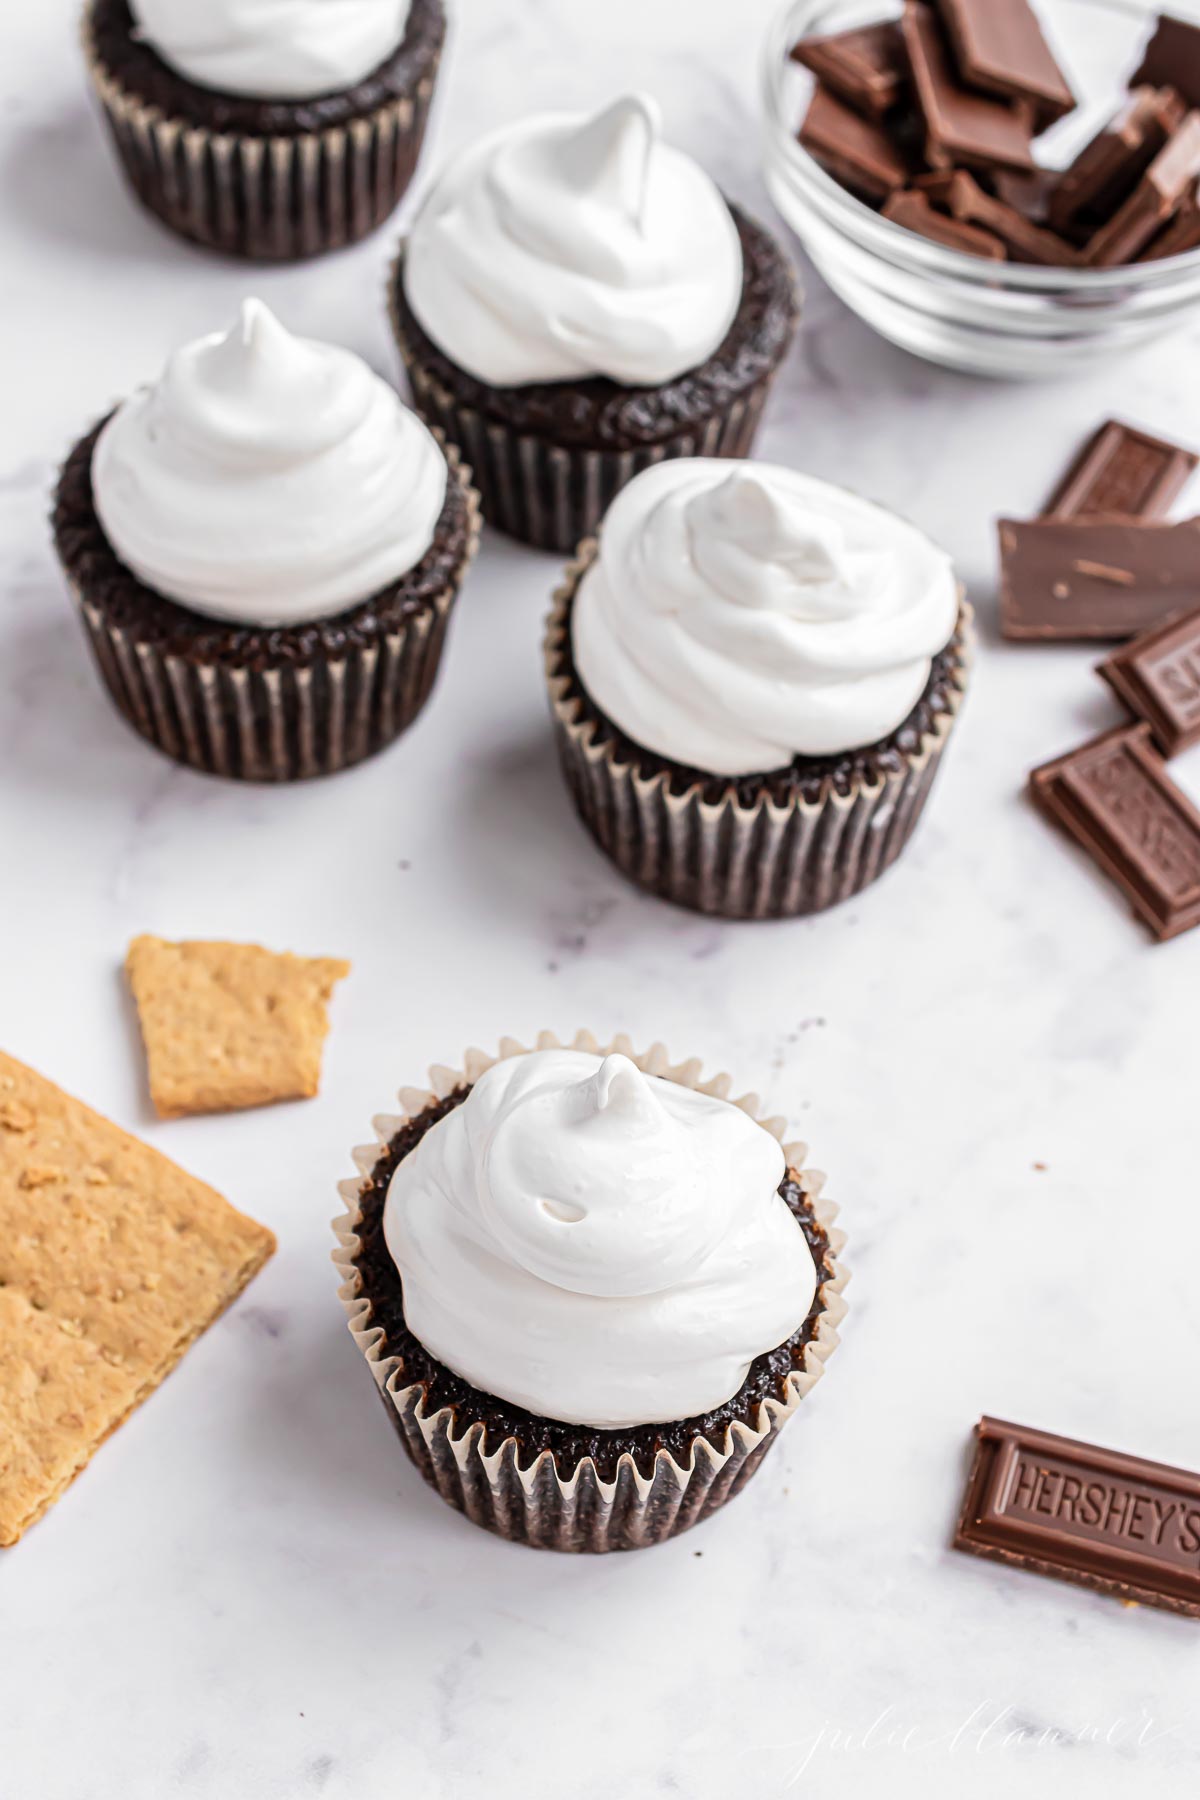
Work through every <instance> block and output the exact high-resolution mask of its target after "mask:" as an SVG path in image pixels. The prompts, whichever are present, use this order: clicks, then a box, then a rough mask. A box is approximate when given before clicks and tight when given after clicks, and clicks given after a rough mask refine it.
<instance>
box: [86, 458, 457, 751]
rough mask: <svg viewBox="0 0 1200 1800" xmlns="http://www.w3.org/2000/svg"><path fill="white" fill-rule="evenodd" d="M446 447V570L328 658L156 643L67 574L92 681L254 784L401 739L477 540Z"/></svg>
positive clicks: (431, 670) (163, 741)
mask: <svg viewBox="0 0 1200 1800" xmlns="http://www.w3.org/2000/svg"><path fill="white" fill-rule="evenodd" d="M445 450H446V460H447V464H448V467H449V477H450V479H451V480H452V481H458V482H459V483H460V484H461V486H462V487H463V489H464V490H465V493H466V500H467V524H466V546H465V549H464V552H463V555H462V558H461V560H460V562H459V564H458V567H457V569H456V570H455V571H454V574H453V577H452V579H451V580H450V581H448V582H447V584H446V587H445V588H444V589H443V590H442V592H441V593H439V594H438V595H437V596H436V597H435V599H434V600H433V601H432V602H431V603H430V604H428V605H425V606H423V607H422V609H421V610H420V611H419V612H416V613H414V614H413V615H412V616H411V617H410V618H407V619H405V620H404V621H403V622H402V623H401V624H399V625H398V626H396V627H395V629H393V630H390V631H385V632H381V633H379V634H378V635H377V636H376V637H374V638H373V639H372V641H371V642H370V643H369V644H362V645H355V644H348V645H347V646H346V647H345V649H344V650H343V651H342V652H341V653H340V654H339V655H337V656H331V657H320V656H318V657H317V658H316V659H314V660H311V661H304V662H297V661H293V660H291V659H289V658H287V657H285V656H283V655H279V656H277V658H276V659H275V660H274V661H271V660H270V658H269V656H266V657H263V658H259V659H257V660H256V661H254V662H252V663H240V662H238V661H237V659H236V658H234V657H232V656H231V657H228V658H222V657H221V656H220V655H219V654H217V655H214V656H209V657H206V658H201V657H197V656H194V655H190V654H189V655H183V654H180V653H179V652H177V651H176V652H172V651H164V649H163V648H162V647H161V646H160V645H159V644H158V643H156V642H155V641H154V640H153V639H152V638H149V637H143V636H139V635H138V632H137V630H136V629H132V628H129V627H127V626H122V625H117V624H114V623H113V621H112V619H111V618H110V616H109V613H108V609H107V608H106V607H105V606H104V605H103V604H102V603H100V602H98V601H96V600H94V599H92V598H91V597H90V596H89V595H88V594H87V593H85V592H83V591H82V590H81V589H80V587H79V586H78V584H77V583H76V582H75V581H74V580H73V579H72V578H71V577H70V574H69V572H68V580H69V581H70V585H71V591H72V593H73V595H74V598H75V601H76V603H77V605H78V607H79V611H80V615H81V617H82V619H83V622H84V625H85V627H86V630H87V634H88V639H89V641H90V643H91V647H92V653H93V655H94V657H95V661H96V666H97V668H98V669H99V671H100V676H101V679H102V680H103V682H104V685H105V686H106V688H107V689H108V691H109V694H110V695H111V697H112V699H113V700H114V702H115V703H116V706H117V708H118V710H119V711H120V713H121V714H122V716H123V717H124V718H125V719H126V720H127V721H128V723H129V724H130V725H132V726H133V729H134V730H135V731H136V732H138V733H139V734H140V735H141V736H142V737H143V738H145V739H146V740H147V741H148V742H149V743H151V744H153V745H154V746H155V748H156V749H158V750H161V751H162V752H163V753H164V754H165V755H166V756H170V757H173V758H174V759H175V761H176V762H181V763H185V764H186V765H187V766H188V767H189V768H192V769H197V770H199V772H200V773H201V774H204V775H224V776H227V777H229V778H231V779H234V780H239V781H264V782H275V781H300V780H305V779H308V778H310V777H313V776H317V775H333V774H336V773H337V772H338V771H339V770H341V769H348V768H351V767H352V766H353V765H354V764H355V763H359V762H363V761H364V760H365V759H366V758H367V757H369V756H374V755H375V754H376V752H377V751H380V750H382V749H384V748H385V747H386V746H387V745H388V744H390V743H391V742H392V741H393V739H395V738H397V737H399V735H400V734H401V732H403V731H404V730H406V729H407V727H408V726H409V725H411V724H412V722H413V720H414V719H415V718H416V716H417V714H418V713H419V712H420V710H421V708H422V707H423V706H424V704H425V701H426V700H427V699H428V697H429V692H430V689H431V688H432V686H433V683H434V679H435V677H436V675H437V671H438V665H439V663H440V661H441V655H442V649H443V646H444V643H445V637H446V628H447V625H448V623H449V619H450V613H451V610H452V608H453V606H454V602H455V600H456V599H457V597H458V593H459V589H460V587H461V584H462V581H463V578H464V576H465V574H466V572H467V569H468V568H469V567H470V565H471V561H472V559H473V558H474V555H475V552H476V550H477V549H478V547H479V500H478V497H477V495H476V494H475V491H474V489H473V487H472V486H471V471H470V469H469V468H467V467H466V466H465V465H464V464H463V463H462V462H461V460H460V458H459V456H458V452H457V451H456V450H455V448H454V446H453V445H446V446H445Z"/></svg>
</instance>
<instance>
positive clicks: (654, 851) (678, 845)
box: [545, 541, 973, 919]
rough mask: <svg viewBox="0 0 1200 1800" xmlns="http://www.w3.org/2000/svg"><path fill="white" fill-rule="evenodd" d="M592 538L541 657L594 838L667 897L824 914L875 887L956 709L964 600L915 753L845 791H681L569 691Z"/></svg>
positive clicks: (932, 771) (561, 592)
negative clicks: (570, 657)
mask: <svg viewBox="0 0 1200 1800" xmlns="http://www.w3.org/2000/svg"><path fill="white" fill-rule="evenodd" d="M597 548H598V546H597V544H596V543H595V541H590V542H587V543H584V544H582V545H581V546H580V550H579V555H578V557H577V558H576V560H575V561H574V562H572V563H571V564H570V565H569V567H568V569H567V572H566V577H565V580H564V583H563V585H562V587H560V588H559V589H558V591H557V592H556V594H555V596H554V605H553V608H552V611H551V614H550V620H549V624H548V628H547V633H546V642H545V666H546V682H547V686H548V689H549V693H550V705H551V711H552V713H553V717H554V731H555V741H556V744H557V748H558V754H559V759H560V761H561V763H562V768H563V773H564V775H565V776H566V780H567V785H568V787H569V788H570V791H571V794H572V797H573V798H574V801H575V804H576V807H577V809H578V811H579V815H580V817H581V819H582V820H583V822H584V824H585V825H586V826H587V828H588V830H589V832H590V833H591V835H592V837H593V838H594V839H595V840H596V842H597V844H598V845H599V846H600V848H601V849H602V850H603V851H604V852H605V854H606V855H607V856H608V857H609V858H611V860H612V861H613V862H614V863H615V864H616V866H617V867H618V869H620V871H621V873H622V874H623V875H625V876H627V877H628V878H629V880H630V881H633V882H635V883H636V884H637V885H638V886H639V887H642V888H647V889H648V890H649V891H650V892H651V893H653V894H657V895H658V896H659V898H660V899H663V900H670V901H673V902H674V903H675V904H676V905H677V906H686V907H688V908H690V909H691V910H692V911H694V912H702V913H711V914H716V915H719V916H720V917H722V918H727V919H784V918H795V917H797V916H799V915H801V914H805V913H815V912H822V911H824V909H825V908H826V907H830V906H835V905H837V903H838V902H839V901H842V900H847V899H849V898H850V896H851V895H852V894H858V893H861V892H862V890H863V889H864V888H866V887H869V886H870V884H871V883H872V882H873V881H876V880H877V879H878V878H879V876H880V875H882V874H883V872H884V870H885V869H887V868H889V867H890V866H891V864H892V863H894V862H895V860H896V858H897V857H898V856H899V855H900V852H901V851H902V850H903V848H904V846H905V844H907V842H908V840H909V838H910V837H911V836H912V833H913V831H914V829H915V828H916V824H917V821H918V819H919V818H920V816H921V812H922V810H923V808H924V806H925V802H926V800H927V799H928V797H929V790H930V788H931V787H932V785H933V782H934V778H935V776H936V775H937V771H938V767H939V765H940V763H941V758H942V753H943V751H944V750H945V748H946V744H947V743H948V741H949V738H950V733H951V731H952V730H953V728H954V724H955V721H956V719H957V717H958V712H959V709H960V707H961V705H962V701H963V698H964V696H965V693H966V681H967V672H968V669H969V665H970V653H971V646H972V643H973V632H972V625H971V621H972V618H973V614H972V610H971V608H970V606H969V605H968V604H967V602H966V601H965V600H963V601H962V602H961V603H960V612H959V627H958V641H959V642H960V643H961V646H962V648H961V654H960V655H959V657H958V661H957V664H956V667H955V670H954V676H953V679H952V681H951V683H950V685H949V689H948V700H949V708H948V710H947V711H946V712H939V713H937V714H936V715H935V717H934V723H933V729H932V730H931V731H929V732H928V733H926V734H925V735H923V737H922V738H921V742H920V747H919V749H918V750H917V751H916V752H915V753H913V754H904V753H903V752H901V753H900V754H901V766H900V767H899V768H897V769H881V770H880V771H879V772H878V777H877V779H875V780H869V779H866V778H865V777H863V776H859V775H856V776H855V777H854V778H853V779H852V780H851V781H850V782H849V783H848V784H847V785H846V787H845V789H844V791H843V790H842V789H841V788H840V787H838V786H835V785H834V784H833V783H831V782H830V783H827V784H826V785H825V787H824V789H823V791H822V792H821V793H820V795H819V797H818V798H816V799H810V798H806V797H805V795H804V794H802V793H799V792H797V793H796V794H795V795H794V796H793V797H790V798H788V799H787V800H785V801H780V800H778V799H776V798H775V797H774V796H773V795H772V794H771V793H770V792H769V791H767V790H765V789H764V791H763V792H762V793H761V794H760V795H759V796H758V797H757V799H756V800H755V801H754V802H753V804H750V805H747V804H746V802H745V800H744V798H743V797H742V796H740V795H739V792H738V789H737V787H736V785H734V784H733V783H730V784H729V785H728V786H727V787H726V788H725V789H724V790H723V791H719V792H717V793H716V795H715V797H714V793H713V788H714V784H713V783H712V781H708V782H701V781H695V782H693V783H691V784H690V785H687V786H685V787H683V788H682V789H677V788H676V786H675V784H674V781H673V777H672V772H671V771H670V770H669V769H666V768H664V769H661V770H652V771H650V772H643V770H642V769H641V768H640V767H639V764H638V761H637V760H635V759H634V758H633V757H631V756H630V755H628V754H626V753H624V752H623V751H622V749H621V748H620V747H619V746H618V745H617V744H616V743H615V742H614V741H613V739H612V738H611V737H607V736H605V735H604V734H602V733H601V732H600V731H599V728H598V722H597V720H596V718H595V717H594V716H588V714H587V712H586V709H585V708H584V707H583V705H582V703H581V701H580V699H579V697H578V694H577V692H573V683H572V681H571V678H570V677H569V675H567V674H566V673H565V672H564V654H563V653H564V647H565V646H566V642H567V634H568V632H569V629H570V624H569V615H570V607H571V603H572V601H573V599H574V596H575V592H576V589H577V588H578V586H579V583H580V581H581V579H582V577H583V575H584V573H585V571H586V570H587V569H588V568H589V567H590V565H591V563H592V561H593V560H594V558H595V556H596V554H597Z"/></svg>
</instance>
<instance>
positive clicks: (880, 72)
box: [792, 19, 908, 119]
mask: <svg viewBox="0 0 1200 1800" xmlns="http://www.w3.org/2000/svg"><path fill="white" fill-rule="evenodd" d="M792 56H793V58H794V60H795V61H796V62H798V63H803V64H804V67H805V68H806V69H811V70H812V72H813V74H814V75H816V76H817V77H818V79H819V80H821V81H823V82H824V83H825V86H826V87H828V88H832V89H833V91H834V93H835V94H837V95H839V96H840V98H841V99H843V100H845V101H847V102H848V104H849V105H851V106H853V107H854V108H855V110H856V111H857V112H861V113H866V114H867V116H868V117H869V118H872V119H881V118H882V117H883V115H884V113H886V112H890V111H891V109H892V107H893V106H895V104H896V102H897V100H899V98H900V95H901V93H902V92H903V90H904V88H905V86H906V85H907V83H908V55H907V52H906V51H905V48H904V38H903V35H902V34H901V31H900V25H899V22H898V21H897V20H894V19H888V20H885V21H884V22H883V23H882V24H880V25H864V26H862V27H861V29H860V30H858V31H839V32H838V33H837V34H836V36H833V37H813V38H801V40H800V42H799V43H798V44H796V45H794V46H793V48H792Z"/></svg>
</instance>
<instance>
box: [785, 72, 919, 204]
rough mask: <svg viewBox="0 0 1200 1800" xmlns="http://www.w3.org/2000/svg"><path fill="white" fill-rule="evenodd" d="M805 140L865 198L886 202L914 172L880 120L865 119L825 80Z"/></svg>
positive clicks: (816, 94) (811, 109) (805, 129)
mask: <svg viewBox="0 0 1200 1800" xmlns="http://www.w3.org/2000/svg"><path fill="white" fill-rule="evenodd" d="M799 137H800V142H801V144H803V146H804V148H805V149H806V150H807V151H808V153H809V155H810V156H814V157H815V158H816V160H817V161H818V162H819V163H820V164H821V166H822V167H823V168H825V169H828V171H829V173H830V174H831V175H833V176H834V177H835V178H836V179H837V180H838V181H840V182H841V183H842V185H843V187H848V188H849V189H850V190H851V191H852V192H853V193H856V194H860V195H861V196H862V197H863V198H864V199H867V200H873V201H876V202H879V201H882V200H886V199H887V197H888V195H889V194H890V193H891V192H892V191H893V189H895V188H898V187H903V186H904V184H905V182H906V181H907V180H908V177H909V174H910V173H911V170H910V166H909V163H908V162H907V160H906V158H905V156H904V154H903V152H902V151H901V150H900V149H899V148H898V147H897V145H896V144H895V143H894V142H893V140H892V139H891V138H890V137H889V136H888V134H887V132H886V131H885V130H884V129H883V127H882V125H880V124H879V123H878V121H877V120H875V119H865V118H863V117H862V115H861V114H860V113H856V112H855V111H854V108H853V107H851V106H847V105H846V103H845V101H844V100H840V99H839V98H838V96H837V95H836V94H834V93H831V92H830V90H829V89H828V88H827V87H822V86H821V85H820V84H819V83H818V85H817V87H816V89H815V90H814V92H813V96H812V99H811V101H810V102H809V107H808V112H807V113H806V114H805V117H804V123H803V124H802V125H801V127H800V132H799Z"/></svg>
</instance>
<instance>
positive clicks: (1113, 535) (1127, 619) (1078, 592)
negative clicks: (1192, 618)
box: [999, 518, 1200, 641]
mask: <svg viewBox="0 0 1200 1800" xmlns="http://www.w3.org/2000/svg"><path fill="white" fill-rule="evenodd" d="M999 532H1000V628H1001V630H1002V632H1003V633H1004V636H1005V637H1007V638H1062V639H1067V640H1075V641H1083V640H1086V639H1090V638H1129V637H1136V636H1137V634H1138V633H1139V632H1141V631H1148V630H1149V629H1150V627H1151V626H1152V625H1161V624H1162V623H1163V622H1164V621H1165V620H1166V619H1168V618H1170V617H1172V616H1173V615H1174V614H1176V613H1181V612H1188V611H1190V610H1191V609H1192V607H1194V605H1195V604H1196V595H1197V593H1200V519H1197V518H1193V519H1185V520H1183V521H1182V523H1180V524H1178V525H1169V524H1165V523H1162V522H1151V523H1147V524H1143V523H1142V522H1141V521H1140V520H1136V519H1113V518H1085V519H1079V518H1075V519H1055V518H1045V519H1029V520H1024V521H1021V520H1017V519H1001V520H1000V522H999Z"/></svg>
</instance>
